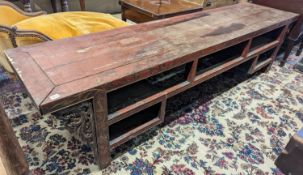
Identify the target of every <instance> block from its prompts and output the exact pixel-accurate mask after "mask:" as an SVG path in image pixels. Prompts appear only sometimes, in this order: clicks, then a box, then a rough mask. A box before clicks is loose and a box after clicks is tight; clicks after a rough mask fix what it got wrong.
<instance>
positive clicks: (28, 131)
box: [0, 55, 303, 175]
mask: <svg viewBox="0 0 303 175" xmlns="http://www.w3.org/2000/svg"><path fill="white" fill-rule="evenodd" d="M296 61H298V57H294V56H293V55H292V56H291V57H290V59H289V62H288V64H287V66H286V67H284V68H280V67H279V66H278V64H277V63H275V64H274V65H273V67H272V69H271V70H270V71H269V72H268V73H263V74H260V75H256V76H253V77H247V76H243V75H244V73H245V72H243V70H241V69H233V70H232V71H229V72H227V73H225V74H223V75H221V76H218V77H216V78H214V79H212V80H210V81H207V82H206V83H203V84H202V85H200V86H197V87H195V88H193V89H191V90H189V91H186V92H184V93H182V94H180V95H178V96H177V97H174V98H173V99H170V100H169V102H168V103H169V106H168V112H169V114H168V115H167V116H166V121H165V124H164V125H162V126H159V127H156V128H154V129H152V130H150V131H148V132H147V133H145V134H142V135H140V136H139V137H136V138H135V139H133V140H132V141H129V142H127V143H126V144H124V145H123V146H121V147H119V148H118V149H116V150H115V151H114V152H113V155H112V156H113V162H112V164H111V165H110V166H109V167H108V168H107V169H105V170H102V171H100V170H99V169H98V167H97V166H96V165H94V164H93V153H92V149H91V148H90V147H89V146H88V145H86V144H84V143H81V141H80V140H79V138H77V136H75V135H73V134H71V133H69V132H68V131H66V130H65V129H64V125H63V121H60V120H59V119H57V118H56V117H54V116H52V115H45V116H40V115H38V113H37V110H36V109H35V107H34V105H33V104H32V102H31V100H30V99H29V98H28V96H27V95H26V94H25V93H24V90H23V89H22V87H21V85H20V83H19V82H18V81H13V80H10V79H9V76H7V75H6V74H5V72H4V71H3V70H0V92H1V97H0V100H2V102H3V103H4V105H5V108H6V112H7V113H8V116H9V118H10V120H11V122H12V126H13V128H14V130H15V132H16V135H17V137H18V139H19V142H20V144H21V146H22V148H23V150H24V152H25V156H26V159H27V161H28V163H29V165H30V168H31V170H32V174H33V175H42V174H78V175H81V174H96V175H97V174H98V175H99V174H118V175H126V174H130V175H141V174H145V175H153V174H155V175H160V174H162V175H174V174H177V175H195V174H196V175H201V174H205V175H213V174H216V175H219V174H220V175H223V174H235V175H236V174H239V175H240V174H253V175H255V174H259V175H262V174H274V175H280V174H282V173H281V172H280V171H279V170H278V169H277V168H276V166H275V165H274V160H275V159H276V157H277V156H278V155H279V153H280V152H281V151H282V149H283V148H284V146H285V145H286V143H287V142H288V140H289V138H290V137H291V136H292V135H293V134H294V133H295V132H296V131H297V130H298V129H300V128H302V126H303V74H300V73H297V72H295V71H293V68H292V65H294V63H295V62H296ZM184 106H185V107H184ZM181 107H182V108H181Z"/></svg>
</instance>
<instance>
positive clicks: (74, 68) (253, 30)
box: [6, 3, 298, 168]
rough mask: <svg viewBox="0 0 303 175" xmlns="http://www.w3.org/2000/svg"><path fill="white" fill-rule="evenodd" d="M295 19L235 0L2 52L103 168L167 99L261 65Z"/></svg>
mask: <svg viewBox="0 0 303 175" xmlns="http://www.w3.org/2000/svg"><path fill="white" fill-rule="evenodd" d="M297 17H298V15H297V14H294V13H290V12H284V11H280V10H275V9H272V8H268V7H262V6H258V5H254V4H249V3H241V4H237V5H233V6H228V7H224V8H220V9H215V10H210V11H207V12H197V13H192V14H188V15H182V16H177V17H173V18H169V19H164V20H158V21H154V22H150V23H144V24H139V25H132V26H128V27H124V28H120V29H116V30H111V31H106V32H100V33H94V34H90V35H86V36H81V37H75V38H70V39H65V40H57V41H52V42H45V43H41V44H36V45H32V46H27V47H20V48H16V49H11V50H8V51H6V55H7V57H8V59H9V60H10V62H11V63H12V66H13V67H14V69H15V71H16V73H17V75H18V76H19V78H20V80H21V81H22V82H23V84H24V86H25V88H26V89H27V91H28V94H29V95H30V96H31V97H32V99H33V101H34V103H35V104H36V105H37V108H38V109H39V110H40V111H41V113H42V114H45V113H52V114H53V115H55V116H57V117H58V118H64V121H66V122H67V123H66V128H67V129H69V130H71V131H72V132H73V133H76V134H78V135H79V136H80V137H81V138H82V140H83V141H86V142H87V143H88V144H90V145H91V146H92V148H93V149H94V152H95V158H96V161H97V163H98V165H99V166H100V167H101V168H104V167H106V166H108V165H109V164H110V162H111V156H110V150H111V149H114V148H116V147H117V146H119V145H121V144H123V143H125V142H126V141H128V140H130V139H132V138H134V137H136V136H137V135H138V134H141V133H143V132H145V131H146V130H148V129H150V128H152V127H154V126H156V125H159V124H160V123H162V122H163V121H164V116H165V111H166V110H165V107H166V103H167V101H168V99H170V98H171V97H173V96H175V95H177V94H178V93H180V92H182V91H185V90H187V89H189V88H191V87H193V86H196V85H198V84H200V83H203V82H204V81H206V80H208V79H210V78H212V77H214V76H216V75H219V74H221V73H223V72H225V71H227V70H229V69H232V68H234V67H236V66H239V65H240V64H242V63H244V62H245V63H249V65H250V68H249V69H248V71H249V73H254V72H256V71H258V70H260V69H262V68H267V69H268V68H269V67H270V66H271V64H272V62H273V61H274V59H275V57H276V54H277V51H278V49H279V47H280V46H281V43H282V42H283V40H284V36H285V33H286V31H287V30H288V26H289V24H290V23H292V22H294V21H295V20H296V19H297ZM210 24H211V25H210Z"/></svg>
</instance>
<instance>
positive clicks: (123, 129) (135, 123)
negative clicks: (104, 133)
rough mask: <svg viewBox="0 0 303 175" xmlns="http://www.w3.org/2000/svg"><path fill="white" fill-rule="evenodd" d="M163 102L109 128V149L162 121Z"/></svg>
mask: <svg viewBox="0 0 303 175" xmlns="http://www.w3.org/2000/svg"><path fill="white" fill-rule="evenodd" d="M164 112H165V101H163V102H159V103H156V104H154V105H152V106H149V107H147V108H146V109H143V110H141V111H139V112H137V113H135V114H133V115H131V116H129V117H127V118H125V119H123V120H121V121H119V122H116V123H114V124H112V125H110V126H109V140H110V147H111V149H113V148H115V147H117V146H119V145H121V144H123V143H125V142H127V141H128V140H130V139H132V138H134V137H136V136H137V135H139V134H141V133H143V132H145V131H147V130H148V129H150V128H152V127H154V126H156V125H159V124H161V123H162V122H163V120H164Z"/></svg>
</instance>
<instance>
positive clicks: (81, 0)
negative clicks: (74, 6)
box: [79, 0, 86, 11]
mask: <svg viewBox="0 0 303 175" xmlns="http://www.w3.org/2000/svg"><path fill="white" fill-rule="evenodd" d="M79 3H80V7H81V11H85V10H86V9H85V0H79Z"/></svg>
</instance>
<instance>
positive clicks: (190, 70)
mask: <svg viewBox="0 0 303 175" xmlns="http://www.w3.org/2000/svg"><path fill="white" fill-rule="evenodd" d="M282 30H283V28H278V29H275V30H272V31H270V32H267V33H264V34H261V35H259V36H257V37H255V38H250V39H249V40H246V41H242V42H240V43H238V44H235V45H232V46H229V47H227V48H224V49H222V50H219V51H217V52H215V53H212V54H209V55H206V56H203V57H202V58H199V59H198V58H196V60H194V61H193V62H189V63H186V64H183V65H181V66H177V67H175V68H172V69H170V70H168V71H164V72H162V73H159V74H156V75H154V76H151V77H149V78H146V79H143V80H140V81H138V82H135V83H132V84H130V85H127V86H124V87H121V88H118V89H116V90H113V91H111V92H109V93H108V94H107V100H108V111H109V114H108V125H109V135H110V147H111V148H112V149H113V148H115V147H117V146H119V145H121V144H123V143H125V142H127V141H128V140H130V139H132V138H134V137H136V136H137V135H139V134H141V133H143V132H144V131H146V130H148V129H150V128H152V127H153V126H156V125H158V124H160V123H161V122H163V120H164V115H165V108H166V106H165V105H166V102H167V99H170V98H171V97H174V96H175V95H177V94H179V93H181V92H183V91H185V90H187V89H189V88H191V87H193V86H195V85H197V84H200V83H202V82H203V81H206V80H208V79H211V78H213V77H215V76H217V75H219V74H221V73H223V72H226V71H228V70H230V69H232V68H234V67H236V66H239V65H240V64H242V63H244V62H248V61H249V60H251V61H250V63H249V64H252V65H251V66H250V69H249V73H254V72H256V71H257V70H260V69H261V68H263V67H265V66H267V65H269V64H270V63H271V61H272V58H273V53H274V52H275V50H276V49H277V47H278V45H279V43H280V41H279V36H280V35H281V32H282ZM250 41H251V42H250ZM163 110H164V111H163Z"/></svg>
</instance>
